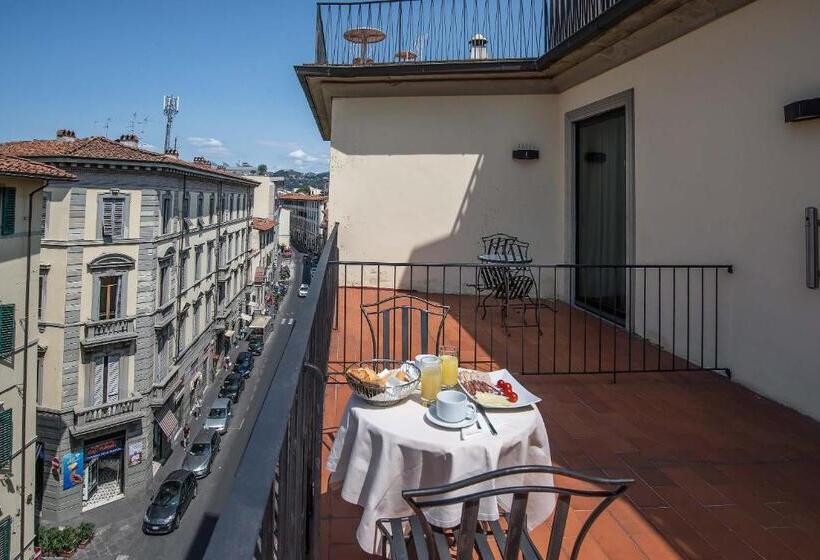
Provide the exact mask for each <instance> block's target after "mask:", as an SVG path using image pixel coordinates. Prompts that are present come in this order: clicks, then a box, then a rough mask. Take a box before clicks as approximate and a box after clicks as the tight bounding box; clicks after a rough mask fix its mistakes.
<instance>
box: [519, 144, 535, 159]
mask: <svg viewBox="0 0 820 560" xmlns="http://www.w3.org/2000/svg"><path fill="white" fill-rule="evenodd" d="M512 156H513V159H538V157H539V156H540V152H539V151H538V149H537V148H535V147H534V146H518V147H517V148H516V149H514V150H513V153H512Z"/></svg>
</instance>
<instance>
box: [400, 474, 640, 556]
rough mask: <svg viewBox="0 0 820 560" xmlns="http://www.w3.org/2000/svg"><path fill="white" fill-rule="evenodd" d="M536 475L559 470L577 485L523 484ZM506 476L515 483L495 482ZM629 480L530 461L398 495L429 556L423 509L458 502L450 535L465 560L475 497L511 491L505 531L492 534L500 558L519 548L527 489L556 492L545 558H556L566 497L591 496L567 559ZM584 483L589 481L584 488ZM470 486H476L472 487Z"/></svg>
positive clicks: (472, 539) (430, 539) (471, 543)
mask: <svg viewBox="0 0 820 560" xmlns="http://www.w3.org/2000/svg"><path fill="white" fill-rule="evenodd" d="M537 475H552V476H560V477H561V478H566V479H569V480H571V481H572V482H573V483H583V486H579V485H577V484H575V486H578V487H568V486H565V485H558V484H556V483H555V482H552V483H551V484H549V485H535V484H529V483H528V480H527V477H529V480H532V479H533V478H534V476H537ZM508 477H509V478H512V477H515V478H516V479H517V480H516V483H513V484H511V485H503V484H501V485H499V484H498V483H499V482H501V481H502V480H503V479H504V478H508ZM520 480H524V482H523V483H518V482H517V481H520ZM490 481H492V482H490ZM632 482H634V481H633V480H631V479H607V478H598V477H592V476H586V475H584V474H581V473H577V472H573V471H569V470H566V469H562V468H558V467H546V466H537V465H532V466H520V467H509V468H506V469H499V470H496V471H491V472H487V473H483V474H480V475H477V476H474V477H471V478H467V479H464V480H461V481H458V482H454V483H451V484H446V485H444V486H438V487H435V488H422V489H418V490H405V491H404V492H402V496H404V499H405V501H407V503H408V504H410V507H411V508H413V511H414V512H415V514H416V517H417V518H418V520H419V522H420V523H421V526H422V530H423V532H424V540H425V543H426V545H427V551H428V554H429V556H430V558H437V557H438V556H437V553H436V544H435V535H434V533H433V528H432V526H431V525H430V523H429V522H428V521H427V518H426V516H425V515H424V510H427V509H430V508H435V507H444V506H452V505H454V504H461V506H462V509H461V523H460V525H459V527H460V528H459V529H458V531H457V536H456V560H468V559H471V558H472V557H473V556H472V555H473V548H474V547H475V546H476V527H477V524H478V512H479V504H480V500H482V499H484V498H494V499H495V498H497V497H498V496H502V495H512V506H511V507H510V511H509V514H508V517H507V531H506V534H505V536H504V538H503V539H499V538H498V537H497V538H496V542H497V543H498V544H499V547H503V548H504V550H503V551H502V552H503V556H502V558H504V559H505V560H516V559H517V558H518V553H519V551H521V547H522V541H524V540H525V535H524V533H525V531H526V530H527V527H526V511H527V502H528V500H529V498H530V494H536V493H538V494H544V493H547V494H554V495H556V498H557V500H556V506H555V512H554V514H553V520H552V530H551V532H550V540H549V543H548V545H547V553H546V557H545V560H557V559H558V558H559V555H560V553H561V544H562V542H563V539H564V529H565V528H566V524H567V516H568V514H569V506H570V501H571V500H572V498H573V497H576V496H578V497H584V498H593V499H595V498H597V499H599V501H598V503H597V505H596V506H595V508H593V509H592V510H591V512H590V514H589V516H588V517H587V519H586V521H585V522H584V524H583V525H582V526H581V530H580V531H579V533H578V536H577V537H576V538H575V543H574V544H573V546H572V553H571V555H570V560H576V558H577V557H578V554H579V552H580V550H581V545H582V544H583V542H584V538H585V537H586V535H587V533H588V532H589V530H590V528H591V527H592V524H593V523H594V522H595V520H596V519H597V518H598V517H599V516H600V515H601V513H603V511H604V510H605V509H606V508H607V507H608V506H609V505H610V504H611V503H612V502H613V501H614V500H615V499H616V498H617V497H618V496H620V495H621V494H623V493H624V491H626V489H627V487H628V486H629V484H631V483H632ZM590 485H592V486H593V487H592V488H590V487H589V486H590ZM475 487H478V490H476V489H475ZM471 489H472V491H471ZM459 491H462V492H459ZM453 493H456V495H453Z"/></svg>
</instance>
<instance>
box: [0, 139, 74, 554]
mask: <svg viewBox="0 0 820 560" xmlns="http://www.w3.org/2000/svg"><path fill="white" fill-rule="evenodd" d="M73 179H74V176H73V175H72V174H70V173H68V172H66V171H64V170H61V169H58V168H56V167H52V166H49V165H45V164H42V163H35V162H30V161H27V160H25V159H21V158H16V157H9V156H2V155H0V277H2V278H3V282H2V283H1V284H0V472H2V475H3V478H4V480H5V481H6V484H4V485H3V490H2V491H0V512H2V513H0V559H2V560H9V559H10V558H31V557H32V556H33V553H34V551H33V542H34V518H35V512H34V493H35V475H36V472H37V463H38V460H37V453H36V448H37V446H36V445H35V444H36V442H37V434H36V405H37V397H38V396H39V395H40V393H41V392H42V389H43V385H42V381H43V380H42V378H41V377H40V375H39V369H38V360H37V355H38V346H39V345H40V344H41V341H40V339H39V336H40V333H39V332H38V329H37V316H38V314H39V313H40V312H42V307H41V306H40V305H39V303H40V302H38V299H37V286H38V283H39V281H40V276H39V271H40V269H41V265H40V240H41V238H42V233H43V215H42V214H41V209H42V208H43V190H44V189H45V187H46V185H47V184H48V181H54V180H56V181H70V180H73ZM21 551H22V554H21Z"/></svg>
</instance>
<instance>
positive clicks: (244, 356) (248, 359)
mask: <svg viewBox="0 0 820 560" xmlns="http://www.w3.org/2000/svg"><path fill="white" fill-rule="evenodd" d="M236 363H237V364H244V363H246V364H248V365H250V367H253V354H251V353H250V352H240V353H239V354H238V355H237V356H236Z"/></svg>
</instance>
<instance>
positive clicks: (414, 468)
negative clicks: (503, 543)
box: [327, 395, 555, 553]
mask: <svg viewBox="0 0 820 560" xmlns="http://www.w3.org/2000/svg"><path fill="white" fill-rule="evenodd" d="M416 399H418V395H414V396H413V398H411V399H408V400H407V401H405V402H404V403H402V404H400V405H397V406H393V407H389V408H378V407H374V406H371V405H368V404H367V403H366V402H365V401H364V400H362V399H359V398H358V397H356V396H353V397H351V398H350V400H349V401H348V403H347V409H346V410H345V413H344V416H343V417H342V421H341V425H340V426H339V430H338V432H337V433H336V440H335V441H334V443H333V448H332V449H331V451H330V456H329V457H328V461H327V468H328V470H329V471H331V472H332V473H333V474H332V475H331V478H330V483H331V485H333V486H334V487H337V486H338V485H339V484H341V496H342V498H343V499H344V500H346V501H348V502H350V503H352V504H357V505H359V506H362V507H363V508H364V513H363V515H362V519H361V522H360V523H359V527H358V529H357V530H356V539H357V540H358V542H359V545H360V546H361V547H362V549H363V550H365V551H366V552H370V553H373V552H375V551H377V550H378V546H379V539H378V531H377V529H376V521H377V520H379V519H381V518H385V517H399V516H405V515H410V514H411V513H412V510H411V509H410V507H409V506H408V505H407V503H406V502H405V501H404V499H403V498H402V496H401V492H402V490H405V489H410V488H422V487H430V486H438V485H441V484H446V483H449V482H455V481H457V480H462V479H465V478H467V477H470V476H474V475H477V474H480V473H484V472H487V471H490V470H494V469H499V468H504V467H511V466H516V465H551V464H552V461H551V459H550V449H549V441H548V440H547V431H546V428H545V427H544V421H543V419H542V418H541V415H540V414H539V412H538V411H537V410H535V409H534V408H529V409H526V410H520V411H498V412H496V411H488V412H487V414H488V416H489V417H490V420H491V421H492V423H493V425H494V426H495V427H496V429H497V430H498V432H499V435H497V436H494V435H492V434H490V433H489V431H488V430H486V429H485V430H483V431H482V432H481V433H479V434H476V435H474V436H472V437H470V438H468V439H466V440H462V438H461V433H460V431H459V430H444V429H441V428H438V427H436V426H435V425H433V424H432V423H430V422H428V421H427V420H425V418H424V413H425V410H426V409H425V408H424V407H423V406H422V405H421V404H420V403H419V402H418V401H417V400H416ZM506 482H507V481H506V480H505V484H504V485H507V484H506ZM515 482H522V481H521V480H519V481H515ZM526 482H527V483H535V484H551V483H552V477H551V476H547V475H538V476H537V479H533V478H528V480H526ZM499 506H500V507H501V509H506V508H507V507H508V506H509V498H508V497H505V498H500V499H499V500H497V501H496V500H490V499H485V500H483V501H482V503H481V505H480V509H479V519H480V520H482V521H490V520H494V519H498V517H499ZM554 507H555V498H554V496H553V495H552V494H532V495H531V496H530V501H529V506H528V509H527V525H528V526H529V528H530V529H532V528H534V527H536V526H537V525H540V524H541V523H543V522H544V521H545V520H546V519H547V517H549V515H550V514H551V513H552V510H553V508H554ZM427 518H428V519H429V520H430V522H431V523H433V524H434V525H436V526H439V527H453V526H455V525H458V523H459V521H460V519H461V508H460V506H450V507H447V508H438V509H435V510H431V511H429V512H428V513H427Z"/></svg>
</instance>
